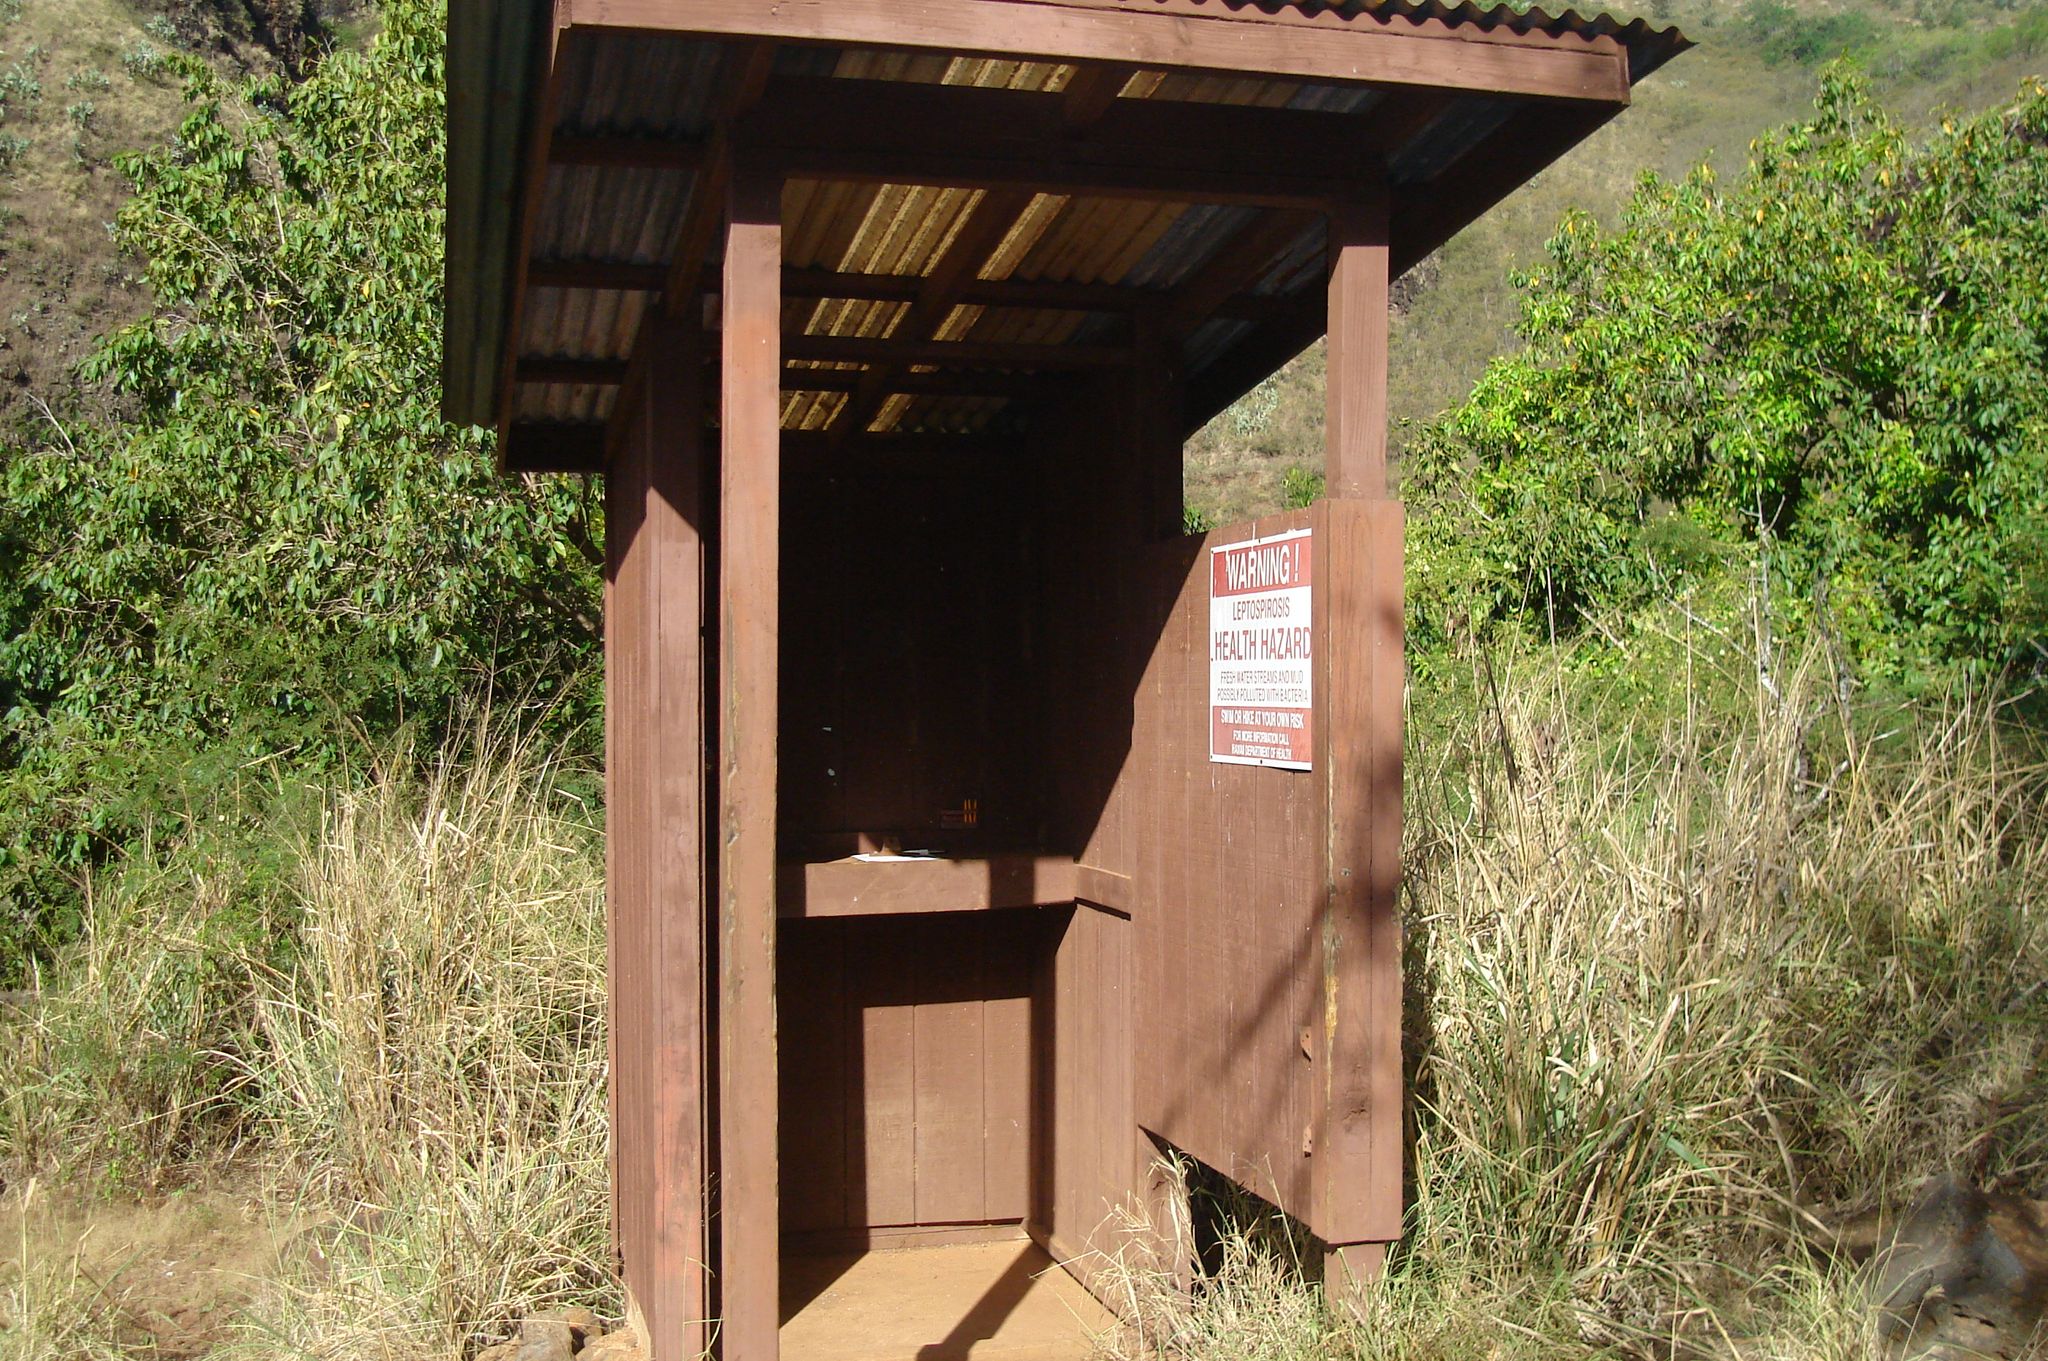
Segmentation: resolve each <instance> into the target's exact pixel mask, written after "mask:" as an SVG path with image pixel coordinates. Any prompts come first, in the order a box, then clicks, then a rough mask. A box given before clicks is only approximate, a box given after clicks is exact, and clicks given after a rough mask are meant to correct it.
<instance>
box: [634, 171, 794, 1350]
mask: <svg viewBox="0 0 2048 1361" xmlns="http://www.w3.org/2000/svg"><path fill="white" fill-rule="evenodd" d="M781 201H782V190H781V185H780V183H779V182H777V181H775V180H772V179H764V178H760V177H757V176H753V175H749V174H740V175H736V176H735V177H734V179H733V182H732V190H731V198H730V200H729V208H728V212H727V219H726V235H725V288H724V328H725V329H724V332H723V346H724V353H723V363H722V365H721V369H720V381H721V384H722V393H721V401H720V406H719V414H720V422H721V425H720V432H721V441H722V449H721V453H720V458H719V482H720V494H719V611H718V616H719V618H718V622H719V648H718V662H719V677H718V736H719V761H718V772H719V808H718V821H717V838H718V895H719V905H718V906H719V911H718V947H717V954H718V984H719V987H718V999H719V1017H718V1047H719V1066H718V1100H719V1114H718V1119H719V1140H718V1175H719V1180H718V1235H719V1257H720V1260H719V1275H718V1284H719V1303H720V1317H721V1319H722V1323H721V1331H720V1339H719V1340H720V1344H721V1353H722V1355H723V1356H724V1357H725V1358H727V1361H775V1357H776V1355H777V1338H776V1331H777V1328H778V1326H779V1323H780V1318H779V1301H778V1298H777V1284H778V1281H779V1277H780V1272H779V1257H780V1234H779V1233H778V1230H777V1223H778V1212H777V1195H778V1186H777V1158H776V1104H777V1103H776V1075H775V1074H776V1045H775V834H776V816H775V751H776V744H775V730H776V713H777V709H776V651H777V633H778V631H777V626H776V622H777V603H778V601H777V597H778V592H779V581H780V558H781V550H780V539H781V504H780V488H781V432H780V429H779V408H780V405H781V402H780V391H779V388H780V375H781V371H782V355H781V310H782V305H781V304H782V298H781V275H782V211H781ZM662 1361H680V1359H679V1358H671V1357H664V1358H662Z"/></svg>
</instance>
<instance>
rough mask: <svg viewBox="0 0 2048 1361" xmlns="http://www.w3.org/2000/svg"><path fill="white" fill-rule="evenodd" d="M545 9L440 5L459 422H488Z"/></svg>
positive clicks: (449, 317)
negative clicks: (444, 18) (443, 10)
mask: <svg viewBox="0 0 2048 1361" xmlns="http://www.w3.org/2000/svg"><path fill="white" fill-rule="evenodd" d="M548 9H549V7H548V6H547V5H546V4H544V3H535V0H457V3H454V4H451V5H450V6H449V7H448V49H447V50H448V75H447V79H448V150H447V158H448V161H447V180H448V219H447V225H446V227H445V229H444V231H445V235H444V240H445V241H446V245H447V248H446V251H445V253H444V256H443V262H442V270H443V273H442V293H443V306H444V307H445V309H446V310H445V315H444V318H443V321H442V328H441V337H442V351H441V412H442V414H443V415H444V416H446V417H447V418H448V419H449V420H450V421H454V422H456V423H458V424H463V425H490V424H493V423H494V422H495V420H496V418H497V412H496V409H495V408H496V405H497V391H496V389H497V377H498V358H499V346H500V344H501V342H502V341H503V339H504V332H505V325H506V319H507V317H508V315H509V312H510V304H511V280H512V270H511V269H510V268H509V267H508V266H509V263H510V261H511V258H512V250H513V241H512V233H513V228H514V223H515V222H517V220H518V208H519V204H520V202H521V200H522V198H523V196H524V193H525V184H524V179H525V174H524V170H525V167H524V165H523V164H522V157H521V155H520V151H521V148H523V147H524V146H525V145H526V132H527V129H526V123H527V122H528V121H529V120H530V119H531V118H532V117H533V111H534V102H535V101H534V100H533V99H532V97H531V92H532V90H533V87H534V81H535V76H536V74H537V66H538V63H539V61H540V59H541V56H542V50H543V46H544V44H545V41H546V37H547V31H548V30H547V23H548Z"/></svg>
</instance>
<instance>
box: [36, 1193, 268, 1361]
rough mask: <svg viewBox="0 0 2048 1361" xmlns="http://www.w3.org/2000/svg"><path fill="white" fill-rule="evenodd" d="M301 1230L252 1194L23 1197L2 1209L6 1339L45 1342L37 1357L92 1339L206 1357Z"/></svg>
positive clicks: (162, 1352) (160, 1353)
mask: <svg viewBox="0 0 2048 1361" xmlns="http://www.w3.org/2000/svg"><path fill="white" fill-rule="evenodd" d="M299 1227H300V1225H299V1224H298V1223H297V1222H296V1221H295V1220H294V1219H293V1218H292V1217H291V1216H290V1215H288V1214H287V1213H285V1212H283V1211H281V1210H278V1209H276V1208H274V1207H271V1206H268V1205H266V1204H265V1203H264V1202H263V1201H262V1200H261V1199H260V1197H258V1196H257V1195H256V1194H255V1193H254V1191H253V1190H251V1189H248V1188H238V1187H232V1186H212V1187H198V1188H190V1189H186V1190H182V1191H178V1192H174V1193H172V1194H169V1195H158V1196H148V1197H139V1198H121V1197H110V1196H106V1195H83V1194H80V1193H78V1192H75V1191H70V1190H67V1189H63V1188H58V1189H51V1188H48V1187H30V1188H26V1189H17V1190H14V1191H11V1192H10V1193H9V1194H8V1195H7V1196H6V1197H5V1199H4V1200H0V1327H5V1328H7V1329H9V1330H14V1329H23V1330H26V1331H29V1332H31V1333H33V1334H34V1335H35V1336H34V1338H33V1339H32V1342H33V1343H39V1344H40V1345H31V1346H30V1347H29V1348H28V1349H27V1350H28V1354H30V1355H36V1354H38V1353H41V1354H61V1353H62V1352H64V1351H66V1350H69V1348H68V1347H66V1346H64V1345H63V1343H64V1341H65V1339H67V1338H72V1337H80V1338H82V1337H84V1336H91V1337H93V1338H96V1339H104V1340H107V1341H114V1342H118V1343H120V1344H125V1345H128V1346H134V1347H138V1348H140V1349H143V1350H146V1351H153V1352H154V1353H155V1354H156V1355H157V1356H160V1357H166V1358H189V1357H197V1356H202V1355H204V1354H205V1353H207V1352H208V1351H210V1350H212V1349H213V1348H214V1347H215V1346H216V1345H217V1344H219V1343H220V1342H222V1341H223V1340H225V1338H226V1337H227V1336H228V1333H229V1330H230V1326H231V1324H232V1322H233V1320H234V1317H235V1315H236V1313H237V1312H238V1311H239V1310H240V1309H241V1307H242V1306H243V1305H244V1304H246V1303H247V1302H248V1300H249V1298H250V1296H251V1294H252V1293H253V1292H254V1291H256V1290H257V1289H259V1288H260V1287H261V1286H262V1284H263V1283H264V1282H265V1281H266V1280H269V1279H270V1278H271V1277H272V1275H273V1274H274V1272H275V1270H276V1267H277V1261H278V1254H279V1250H280V1247H281V1246H282V1245H283V1244H284V1243H285V1242H287V1241H289V1239H290V1238H291V1236H292V1234H293V1233H294V1232H295V1231H296V1230H297V1229H298V1228H299ZM24 1264H25V1266H26V1269H24ZM23 1340H25V1341H29V1340H31V1339H26V1338H25V1339H23Z"/></svg>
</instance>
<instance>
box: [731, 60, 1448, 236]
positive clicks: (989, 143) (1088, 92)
mask: <svg viewBox="0 0 2048 1361" xmlns="http://www.w3.org/2000/svg"><path fill="white" fill-rule="evenodd" d="M1112 78H1113V77H1112ZM1098 95H1099V88H1098V89H1091V88H1089V87H1084V88H1083V89H1082V90H1080V91H1078V92H1076V93H1075V95H1074V96H1073V97H1072V98H1062V97H1059V96H1053V95H1048V94H1046V93H1044V92H1041V91H1032V90H1002V89H985V88H980V87H974V86H960V85H933V84H922V83H917V82H910V81H889V80H849V79H836V78H832V77H825V76H792V77H786V78H782V79H778V80H776V81H774V82H773V84H772V85H771V87H770V88H769V90H768V91H767V92H765V93H764V95H763V97H762V99H761V100H760V102H759V104H758V105H757V106H756V108H755V110H754V111H753V112H752V113H751V114H749V115H747V116H746V117H745V118H744V119H742V120H741V122H740V124H739V126H738V127H737V128H736V129H735V132H734V137H735V140H736V142H737V144H738V145H739V146H740V147H742V148H743V154H744V155H745V156H746V158H747V159H748V161H749V163H750V164H758V165H760V166H762V167H764V168H768V169H771V170H773V171H774V172H775V173H778V174H781V175H784V176H786V177H788V178H791V179H824V180H839V181H854V182H869V183H889V184H931V185H950V186H960V187H972V188H989V189H994V188H998V187H1001V188H1013V189H1019V190H1026V191H1031V192H1038V193H1048V194H1074V195H1086V196H1090V197H1100V198H1130V199H1142V200H1152V201H1163V202H1178V203H1199V202H1211V203H1246V204H1253V205H1258V206H1279V207H1296V208H1307V209H1317V208H1320V207H1321V206H1322V205H1323V204H1325V203H1327V202H1328V201H1329V199H1330V197H1331V195H1332V189H1333V186H1334V185H1338V184H1341V183H1342V182H1343V180H1344V179H1345V178H1346V177H1347V174H1348V172H1349V171H1350V170H1351V168H1352V167H1353V166H1354V165H1355V164H1357V163H1358V162H1359V161H1360V160H1361V159H1364V158H1367V157H1370V156H1374V155H1384V154H1385V152H1386V151H1387V150H1388V147H1387V146H1386V145H1385V137H1386V135H1387V133H1388V132H1389V131H1397V130H1398V125H1397V124H1396V123H1392V122H1389V121H1388V120H1384V119H1375V118H1372V117H1370V116H1369V115H1366V114H1350V113H1336V112H1328V111H1322V110H1314V109H1274V108H1264V107H1260V106H1256V105H1242V104H1204V103H1195V102H1187V101H1180V100H1165V99H1116V98H1111V99H1109V100H1108V101H1106V102H1105V101H1102V100H1100V99H1099V98H1098V97H1097V96H1098ZM1076 107H1079V108H1082V109H1084V110H1086V111H1088V112H1090V113H1091V115H1092V117H1091V119H1090V121H1088V122H1086V123H1080V122H1077V121H1076V120H1075V117H1074V115H1073V114H1072V113H1071V112H1070V111H1071V110H1073V109H1075V108H1076ZM1436 107H1440V106H1436Z"/></svg>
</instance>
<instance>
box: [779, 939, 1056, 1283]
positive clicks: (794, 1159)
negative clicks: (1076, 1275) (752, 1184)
mask: <svg viewBox="0 0 2048 1361" xmlns="http://www.w3.org/2000/svg"><path fill="white" fill-rule="evenodd" d="M1053 916H1054V914H1048V913H1044V912H1040V911H1037V910H1034V909H1023V910H1010V911H996V912H958V913H926V914H920V915H917V916H885V917H873V918H836V919H833V918H828V919H824V920H818V921H804V922H796V923H789V924H786V925H785V927H784V929H783V934H782V946H781V962H780V967H779V969H778V974H777V987H778V989H779V991H780V992H781V996H782V1048H783V1055H784V1058H783V1065H782V1080H781V1102H782V1112H783V1120H782V1137H781V1159H782V1184H783V1200H782V1206H783V1208H782V1229H783V1233H784V1235H785V1246H786V1248H787V1249H788V1250H790V1251H805V1250H818V1251H832V1250H841V1249H844V1248H846V1247H848V1246H852V1245H858V1244H862V1243H865V1242H866V1241H868V1240H869V1238H870V1237H873V1238H876V1239H881V1240H886V1239H887V1238H888V1235H886V1234H879V1235H868V1234H866V1233H865V1232H864V1231H865V1230H869V1229H878V1230H879V1229H891V1228H896V1229H901V1228H905V1227H908V1226H914V1225H922V1226H936V1225H956V1226H957V1225H974V1224H1012V1225H1021V1224H1022V1222H1023V1220H1024V1218H1025V1215H1026V1213H1027V1211H1028V1209H1029V1196H1030V1187H1031V1180H1030V1178H1031V1167H1030V1161H1029V1157H1030V1143H1031V1123H1030V1121H1031V1115H1030V1112H1031V1106H1032V1093H1033V1087H1034V1074H1033V1061H1032V1048H1031V1046H1032V1035H1033V1013H1034V1007H1035V1006H1036V1005H1037V999H1036V998H1035V996H1034V983H1035V981H1036V972H1037V962H1038V960H1039V959H1040V957H1041V956H1042V955H1043V954H1044V953H1045V950H1046V948H1047V946H1048V944H1049V943H1050V942H1051V940H1052V939H1053V938H1054V928H1055V926H1056V922H1055V920H1054V919H1053Z"/></svg>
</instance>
